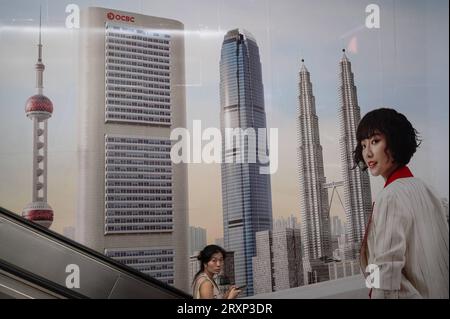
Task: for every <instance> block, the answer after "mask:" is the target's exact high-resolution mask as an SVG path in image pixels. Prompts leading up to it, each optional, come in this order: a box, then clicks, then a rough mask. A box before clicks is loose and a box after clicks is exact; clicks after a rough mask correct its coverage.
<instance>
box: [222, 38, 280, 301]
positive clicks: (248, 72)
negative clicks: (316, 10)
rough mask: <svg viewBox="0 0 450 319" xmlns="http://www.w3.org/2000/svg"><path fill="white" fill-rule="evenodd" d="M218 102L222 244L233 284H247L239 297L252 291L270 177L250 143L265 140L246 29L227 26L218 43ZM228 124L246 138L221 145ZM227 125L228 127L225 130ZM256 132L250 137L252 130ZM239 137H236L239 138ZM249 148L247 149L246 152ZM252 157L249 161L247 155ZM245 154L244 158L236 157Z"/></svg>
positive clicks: (267, 225)
mask: <svg viewBox="0 0 450 319" xmlns="http://www.w3.org/2000/svg"><path fill="white" fill-rule="evenodd" d="M220 103H221V113H220V116H221V129H222V145H223V146H222V205H223V227H224V245H225V249H227V250H232V251H234V258H235V276H236V284H237V285H242V284H247V288H246V289H245V291H243V293H242V294H241V295H242V296H246V295H247V296H248V295H252V294H253V275H252V257H253V256H255V253H256V246H255V233H256V232H258V231H263V230H269V229H271V228H272V199H271V190H270V176H269V175H267V174H262V173H261V169H267V168H268V165H269V164H268V163H263V162H261V161H260V160H259V158H260V156H259V155H261V154H263V153H265V154H267V153H266V152H267V143H264V144H265V147H259V146H257V147H256V153H257V154H258V156H255V155H256V154H254V153H252V152H251V146H252V144H253V145H257V144H261V143H256V142H255V140H258V141H264V142H265V141H267V140H266V138H267V136H266V133H265V132H264V133H261V131H262V130H258V128H260V129H265V128H266V114H265V109H264V92H263V83H262V75H261V62H260V60H259V50H258V46H257V44H256V41H255V39H254V38H253V36H252V35H251V34H250V33H248V32H247V31H244V30H240V29H235V30H231V31H229V32H228V33H227V34H226V35H225V38H224V41H223V44H222V52H221V58H220ZM231 128H233V129H242V130H245V132H246V133H249V134H248V136H249V137H248V138H245V137H244V136H243V135H241V136H240V137H241V138H242V140H243V141H241V142H240V143H236V144H234V147H232V148H231V149H226V147H225V134H226V132H227V131H228V130H230V129H231ZM227 129H228V130H227ZM252 130H254V131H253V133H255V132H256V133H255V134H254V135H253V138H251V137H250V136H251V135H252V134H251V132H252ZM240 137H239V136H238V138H237V139H238V140H239V139H240ZM249 150H250V151H249ZM252 155H253V156H254V157H257V160H255V161H253V163H252V160H249V157H252ZM243 157H245V159H246V160H238V159H239V158H240V159H242V158H243Z"/></svg>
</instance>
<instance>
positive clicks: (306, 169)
mask: <svg viewBox="0 0 450 319" xmlns="http://www.w3.org/2000/svg"><path fill="white" fill-rule="evenodd" d="M339 91H340V106H339V124H340V139H339V143H340V149H341V167H342V176H343V187H344V210H345V215H346V237H347V245H346V249H345V258H346V259H355V258H356V257H357V254H358V249H359V246H360V243H361V241H362V239H363V236H364V231H365V226H366V224H367V221H368V216H369V214H370V210H371V196H370V181H369V176H368V174H367V172H364V173H363V172H361V171H360V170H359V169H357V168H356V169H354V168H355V165H354V161H353V157H352V155H353V150H354V149H355V147H356V128H357V125H358V123H359V120H360V118H361V116H360V108H359V106H358V100H357V94H356V86H355V84H354V77H353V73H352V71H351V64H350V61H349V60H348V58H347V56H346V55H345V53H344V55H343V57H342V59H341V61H340V84H339ZM298 98H299V104H298V117H297V136H298V141H297V145H298V148H297V153H298V172H299V184H300V206H301V224H302V244H303V263H304V265H306V266H304V269H305V271H311V268H310V267H311V266H308V265H311V264H312V263H311V261H313V260H318V259H321V260H322V261H326V260H327V258H330V257H332V249H331V231H330V207H329V205H330V204H329V203H328V191H327V188H326V187H325V186H326V185H325V183H326V179H325V174H324V165H323V155H322V146H321V144H320V138H319V124H318V122H319V121H318V117H317V113H316V105H315V97H314V95H313V89H312V84H311V78H310V73H309V71H308V70H307V68H306V66H305V64H304V61H303V60H302V65H301V69H300V72H299V97H298ZM308 267H309V269H308Z"/></svg>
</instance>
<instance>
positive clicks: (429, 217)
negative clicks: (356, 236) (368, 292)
mask: <svg viewBox="0 0 450 319" xmlns="http://www.w3.org/2000/svg"><path fill="white" fill-rule="evenodd" d="M448 242H449V227H448V223H447V219H446V216H445V212H444V208H443V206H442V202H441V200H440V199H439V197H438V196H436V195H435V193H434V192H433V191H432V190H431V189H430V188H429V187H428V186H427V185H426V184H425V183H424V182H422V181H421V180H420V179H418V178H415V177H408V178H399V179H396V180H395V181H394V182H392V183H391V184H389V185H387V186H386V187H385V188H384V189H383V191H382V192H381V193H380V194H379V196H378V198H377V200H376V201H375V204H374V209H373V214H372V217H371V222H370V223H369V227H368V237H367V243H366V246H365V247H364V248H365V249H366V253H365V256H363V255H362V256H361V257H362V258H363V264H364V261H365V262H367V263H368V264H375V265H376V266H378V267H379V268H378V269H379V275H380V276H379V287H378V288H374V289H373V291H372V298H449V267H448V263H449V246H448ZM363 244H364V243H363ZM364 257H366V258H364ZM363 267H365V266H364V265H363Z"/></svg>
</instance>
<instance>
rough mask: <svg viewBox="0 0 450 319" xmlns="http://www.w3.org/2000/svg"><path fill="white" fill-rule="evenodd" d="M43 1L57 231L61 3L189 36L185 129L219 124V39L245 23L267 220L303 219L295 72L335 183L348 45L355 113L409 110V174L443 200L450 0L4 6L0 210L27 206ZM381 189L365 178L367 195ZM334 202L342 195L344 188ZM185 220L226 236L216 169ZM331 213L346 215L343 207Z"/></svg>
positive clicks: (68, 169) (64, 65) (64, 80)
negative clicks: (262, 118) (306, 75)
mask: <svg viewBox="0 0 450 319" xmlns="http://www.w3.org/2000/svg"><path fill="white" fill-rule="evenodd" d="M39 3H41V4H42V6H43V25H44V30H43V32H44V34H43V41H44V63H45V65H46V70H45V73H44V86H45V88H44V92H45V94H46V95H47V96H49V97H50V98H51V99H52V101H53V103H54V113H53V116H52V118H51V119H50V120H49V162H48V167H49V173H48V178H49V186H48V193H49V196H48V202H49V204H50V205H51V206H52V207H53V208H54V211H55V221H54V224H53V226H52V229H54V230H56V231H59V232H62V229H63V227H65V226H72V225H74V222H75V209H76V189H77V187H76V186H77V184H76V183H77V170H76V168H77V164H76V161H77V125H78V124H77V94H78V88H77V78H78V69H77V63H78V53H77V52H78V42H77V41H78V30H77V29H66V28H65V19H66V16H67V13H66V12H65V7H66V6H67V5H68V4H71V3H73V4H77V5H79V7H80V8H84V7H87V6H101V7H106V8H112V9H117V10H124V11H130V12H136V13H142V14H147V15H153V16H161V17H166V18H173V19H177V20H179V21H181V22H183V23H184V25H185V29H186V30H187V31H188V32H187V33H186V39H185V48H186V80H187V85H188V86H187V90H186V107H187V123H188V127H189V128H191V127H192V121H193V120H196V119H200V120H202V126H203V127H204V128H206V127H220V125H219V114H220V113H219V112H220V102H219V59H220V49H221V44H222V40H223V35H224V34H225V33H226V31H228V30H230V29H233V28H236V27H240V28H245V29H247V30H248V31H250V32H251V33H252V34H253V35H254V36H255V38H256V40H257V42H258V45H259V50H260V55H261V63H262V71H263V81H264V93H265V103H266V112H267V120H268V127H277V128H278V129H279V142H280V143H279V145H280V146H279V169H278V172H277V173H275V174H274V175H272V202H273V215H274V218H277V217H280V216H288V215H290V214H295V215H296V216H297V217H299V194H298V180H297V170H296V167H297V158H296V137H297V136H296V126H295V125H296V123H295V116H296V114H297V107H298V103H297V94H298V88H297V86H298V71H299V68H300V60H301V58H304V59H305V61H306V66H307V68H308V70H309V71H310V72H311V79H312V83H313V93H314V95H315V98H316V109H317V114H318V116H319V127H320V138H321V144H322V147H323V153H324V164H325V175H326V177H327V180H328V181H338V180H341V171H340V153H339V145H338V136H339V123H338V119H337V114H338V106H339V95H338V79H339V78H338V63H339V60H340V58H341V56H342V52H341V49H342V48H348V47H349V46H350V47H351V48H352V50H351V51H352V52H349V53H348V54H347V55H348V57H349V59H350V60H351V62H352V68H353V71H354V73H355V83H356V86H357V89H358V98H359V105H360V107H361V111H362V114H365V113H366V112H367V111H369V110H371V109H374V108H377V107H380V106H389V107H394V108H396V109H397V110H399V111H400V112H402V113H404V114H405V115H406V116H407V117H408V118H409V119H410V120H411V122H412V123H413V125H414V126H415V127H416V128H417V130H418V131H419V132H420V133H421V137H422V139H423V144H422V146H421V147H420V149H419V150H418V152H417V154H416V155H415V156H414V158H413V160H412V163H411V165H410V166H411V168H412V170H413V172H414V173H415V175H416V176H418V177H420V178H422V179H423V180H425V181H426V182H427V183H429V184H430V185H432V186H433V187H434V188H435V189H436V190H437V192H438V193H439V194H440V195H441V196H443V197H447V198H448V185H449V170H448V164H449V141H448V134H449V132H448V123H449V117H448V114H449V112H448V111H449V94H448V85H449V83H448V82H449V77H448V75H449V74H448V69H449V65H448V64H449V59H448V58H449V52H448V45H449V43H448V41H449V40H448V37H449V34H448V33H449V31H448V1H447V0H442V1H441V0H432V1H422V0H417V1H416V0H402V1H393V0H387V1H361V0H352V1H350V0H340V1H335V0H328V1H325V0H316V1H306V0H304V1H299V0H281V1H270V0H239V1H237V0H235V1H233V0H231V1H230V0H223V1H222V0H191V1H187V0H185V1H182V0H165V1H138V0H136V1H133V0H129V1H61V0H49V1H31V0H30V1H24V0H16V1H6V0H0V45H1V49H0V70H1V71H0V72H1V73H0V74H1V76H0V136H2V137H1V139H0V181H1V182H0V206H3V207H5V208H8V209H10V210H13V211H16V212H20V211H21V210H22V209H23V207H24V206H25V205H26V204H27V203H28V202H30V200H31V156H32V125H31V121H30V120H29V119H28V118H26V116H25V111H24V104H25V101H26V99H27V98H28V97H29V96H31V95H33V94H35V92H36V90H35V71H34V64H35V63H36V54H37V49H36V42H37V38H38V33H37V28H36V27H37V25H38V23H39V22H38V20H39ZM371 3H376V4H378V5H379V7H380V18H381V20H380V28H379V29H368V28H366V27H365V19H366V16H367V15H368V13H366V12H365V8H366V6H367V5H368V4H371ZM381 186H382V181H381V180H380V179H372V193H373V194H374V195H375V194H376V193H377V192H378V191H379V190H380V189H381ZM340 194H341V196H343V191H342V190H340ZM189 208H190V216H189V219H190V224H191V225H195V226H200V227H204V228H207V230H208V241H209V242H212V241H213V240H214V239H215V238H217V237H221V236H222V232H223V230H222V206H221V189H220V166H219V165H218V164H213V165H206V164H192V165H190V166H189ZM331 213H332V214H337V215H340V216H341V217H342V218H343V211H342V208H341V207H340V205H339V203H338V201H337V200H336V201H335V200H334V204H333V206H332V212H331Z"/></svg>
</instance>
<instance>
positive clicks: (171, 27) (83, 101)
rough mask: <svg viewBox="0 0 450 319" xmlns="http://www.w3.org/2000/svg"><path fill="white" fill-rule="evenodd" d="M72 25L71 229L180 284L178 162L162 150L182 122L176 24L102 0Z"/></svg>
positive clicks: (182, 180) (183, 220) (184, 285)
mask: <svg viewBox="0 0 450 319" xmlns="http://www.w3.org/2000/svg"><path fill="white" fill-rule="evenodd" d="M80 26H81V29H80V38H81V43H80V62H81V65H80V83H79V86H80V97H79V110H80V111H79V112H80V113H79V115H80V116H79V119H80V122H79V123H80V125H79V127H80V138H79V174H80V176H79V183H78V185H79V197H78V209H77V227H76V229H77V237H78V238H79V240H81V242H82V243H84V244H86V245H87V246H89V247H91V248H93V249H95V250H97V251H100V252H102V253H104V254H106V255H108V256H110V257H112V258H115V259H117V260H118V261H120V262H123V263H125V264H127V265H129V266H131V267H134V268H136V269H137V270H140V271H142V272H144V273H146V274H149V275H150V276H152V277H154V278H156V279H159V280H161V281H163V282H166V283H168V284H171V285H174V286H176V287H177V288H180V289H183V290H185V291H188V267H187V265H188V197H187V169H186V164H183V163H180V164H174V163H172V161H171V158H170V150H171V144H172V142H171V140H170V133H171V130H172V128H176V127H185V126H186V123H185V122H186V109H185V85H184V84H185V82H184V80H185V74H184V72H185V70H184V38H183V28H184V26H183V24H182V23H181V22H178V21H175V20H169V19H164V18H158V17H151V16H145V15H140V14H134V13H129V12H122V11H116V10H111V9H104V8H88V9H87V10H84V11H82V13H81V20H80Z"/></svg>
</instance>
